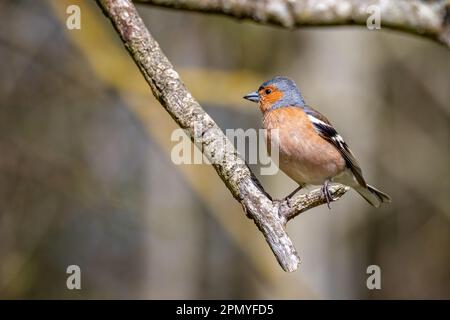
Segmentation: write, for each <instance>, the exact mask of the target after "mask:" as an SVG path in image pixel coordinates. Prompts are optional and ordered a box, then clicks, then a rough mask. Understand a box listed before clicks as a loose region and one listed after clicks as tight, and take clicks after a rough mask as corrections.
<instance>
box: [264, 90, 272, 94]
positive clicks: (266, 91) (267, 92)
mask: <svg viewBox="0 0 450 320" xmlns="http://www.w3.org/2000/svg"><path fill="white" fill-rule="evenodd" d="M264 92H265V93H266V94H271V93H272V89H266V90H265V91H264Z"/></svg>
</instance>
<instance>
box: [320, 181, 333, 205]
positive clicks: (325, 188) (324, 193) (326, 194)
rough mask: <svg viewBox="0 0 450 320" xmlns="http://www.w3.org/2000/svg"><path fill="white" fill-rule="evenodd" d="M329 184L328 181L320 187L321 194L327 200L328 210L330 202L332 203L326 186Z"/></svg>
mask: <svg viewBox="0 0 450 320" xmlns="http://www.w3.org/2000/svg"><path fill="white" fill-rule="evenodd" d="M329 184H330V180H325V182H324V184H323V186H322V194H323V196H324V197H325V199H326V200H327V206H328V209H331V207H330V202H331V201H333V198H332V197H331V194H330V190H329V189H328V186H329Z"/></svg>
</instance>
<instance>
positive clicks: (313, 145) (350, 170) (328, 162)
mask: <svg viewBox="0 0 450 320" xmlns="http://www.w3.org/2000/svg"><path fill="white" fill-rule="evenodd" d="M244 98H245V99H247V100H250V101H253V102H256V103H259V108H260V109H261V112H262V113H263V127H264V129H266V136H267V140H266V141H267V144H268V147H269V146H270V145H271V143H273V142H274V141H273V139H277V141H275V144H276V145H278V148H279V150H278V151H279V153H278V154H279V167H280V169H281V170H283V172H284V173H286V174H287V175H288V176H289V177H291V178H292V179H293V180H295V181H296V182H297V183H298V184H299V187H298V188H297V189H296V190H294V192H292V193H291V194H290V195H288V196H287V197H286V199H287V200H289V199H290V198H291V197H292V196H293V195H294V194H295V193H297V192H298V191H299V190H300V189H301V188H302V187H303V186H305V185H322V192H323V194H324V197H325V198H326V201H327V205H328V208H330V202H331V201H332V198H331V195H330V192H329V189H328V186H329V184H330V183H331V182H337V183H340V184H343V185H346V186H349V187H351V188H353V189H354V190H356V191H357V192H358V193H359V194H360V195H361V196H362V197H363V198H364V199H366V200H367V202H369V203H370V204H371V205H372V206H374V207H379V206H380V204H381V203H383V202H390V201H391V198H390V197H389V196H388V195H387V194H385V193H383V192H381V191H380V190H377V189H375V188H374V187H372V186H370V185H368V184H367V183H366V181H365V180H364V177H363V175H362V171H361V168H360V166H359V164H358V162H357V161H356V159H355V156H354V155H353V153H352V152H351V151H350V149H349V147H348V145H347V144H346V143H345V141H344V139H343V138H342V137H341V136H340V135H339V134H338V133H337V131H336V129H334V127H333V126H332V125H331V123H330V122H329V121H328V119H327V118H325V117H324V116H323V115H322V114H321V113H320V112H318V111H317V110H314V109H313V108H311V107H310V106H307V105H306V104H305V102H304V100H303V97H302V95H301V93H300V91H299V89H298V88H297V86H296V85H295V82H294V81H293V80H291V79H289V78H285V77H275V78H273V79H271V80H269V81H266V82H264V83H263V84H262V85H261V86H260V87H259V89H258V91H255V92H251V93H249V94H247V95H246V96H244ZM273 129H278V137H276V138H274V137H273V136H274V135H272V134H268V131H270V130H273ZM270 139H272V141H271V140H270Z"/></svg>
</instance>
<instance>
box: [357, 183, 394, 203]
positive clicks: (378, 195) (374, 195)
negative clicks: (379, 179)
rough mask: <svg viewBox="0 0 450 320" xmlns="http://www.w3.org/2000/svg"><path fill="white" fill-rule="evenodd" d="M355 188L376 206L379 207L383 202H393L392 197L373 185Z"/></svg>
mask: <svg viewBox="0 0 450 320" xmlns="http://www.w3.org/2000/svg"><path fill="white" fill-rule="evenodd" d="M355 190H356V191H357V192H358V193H359V194H360V195H361V196H362V197H363V198H364V199H366V201H367V202H368V203H370V204H371V205H372V206H374V207H375V208H378V207H379V206H380V205H381V203H383V202H391V197H389V196H388V195H387V194H386V193H384V192H381V191H380V190H377V189H375V188H374V187H372V186H369V185H367V188H364V187H362V186H358V187H356V188H355Z"/></svg>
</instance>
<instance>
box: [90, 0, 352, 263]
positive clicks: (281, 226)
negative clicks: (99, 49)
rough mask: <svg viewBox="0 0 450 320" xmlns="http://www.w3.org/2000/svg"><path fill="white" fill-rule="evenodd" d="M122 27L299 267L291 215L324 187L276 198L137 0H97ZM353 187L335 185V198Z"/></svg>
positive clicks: (251, 213)
mask: <svg viewBox="0 0 450 320" xmlns="http://www.w3.org/2000/svg"><path fill="white" fill-rule="evenodd" d="M97 2H98V4H99V5H100V6H101V7H102V8H103V11H104V13H105V15H106V16H107V17H109V19H110V20H111V22H112V24H113V25H114V27H115V28H116V30H117V32H118V33H119V35H120V37H121V39H122V41H123V43H124V45H125V47H126V48H127V49H128V51H129V53H130V54H131V57H132V58H133V60H134V61H135V63H136V64H137V66H138V67H139V69H140V70H141V72H142V74H143V76H144V78H145V80H146V81H147V83H148V84H149V85H150V87H151V90H152V92H153V94H154V96H155V97H156V98H157V99H158V100H159V102H160V103H161V105H162V106H163V107H164V108H165V109H166V111H167V112H168V113H169V114H170V115H171V116H172V118H173V119H174V120H175V121H176V122H177V123H178V125H179V126H180V127H181V128H183V129H185V130H186V131H187V133H188V134H189V135H190V137H191V139H192V140H193V141H194V143H195V144H196V145H197V146H198V147H199V148H200V150H202V152H203V154H204V155H205V156H206V157H207V158H208V160H209V161H210V162H211V163H212V164H213V166H214V168H215V170H216V171H217V173H218V175H219V176H220V178H221V179H222V180H223V182H224V183H225V185H226V186H227V188H228V189H229V190H230V191H231V193H232V194H233V196H234V198H236V200H237V201H239V202H240V203H241V204H242V206H243V208H244V211H245V212H246V213H247V216H248V217H249V218H251V219H253V221H254V222H255V224H256V225H257V226H258V228H259V230H260V231H261V232H262V233H263V235H264V237H265V239H266V241H267V242H268V244H269V246H270V248H271V249H272V251H273V253H274V254H275V256H276V258H277V260H278V262H279V264H280V265H281V267H282V268H283V269H284V270H285V271H295V270H296V269H297V267H298V265H299V263H300V258H299V257H298V254H297V252H296V250H295V248H294V246H293V244H292V241H291V239H290V238H289V236H288V235H287V233H286V230H285V225H286V223H287V221H289V220H290V219H292V218H293V217H295V216H296V215H298V214H300V213H301V212H304V211H306V210H308V209H311V208H313V207H316V206H318V205H321V204H323V203H325V202H326V200H325V198H324V197H323V195H322V193H321V192H320V190H315V191H312V192H311V193H309V194H307V195H300V196H298V197H296V198H295V199H293V200H292V201H291V203H290V204H284V203H283V204H282V203H280V202H279V201H272V199H271V197H270V196H269V195H268V194H267V193H266V192H265V191H264V189H263V188H262V187H261V185H260V183H259V182H258V180H257V179H256V177H255V176H254V175H253V173H252V172H251V171H250V169H249V168H248V166H247V164H246V163H245V162H244V160H242V159H241V158H240V157H239V156H238V153H237V151H236V150H235V148H234V146H233V144H232V143H231V141H229V140H228V139H227V137H226V136H225V135H224V134H223V132H222V130H220V128H219V127H218V126H217V124H216V123H215V122H214V121H213V119H212V118H211V117H210V116H209V115H208V114H207V113H206V112H205V111H204V110H203V109H202V107H201V106H200V105H199V103H198V102H197V101H196V100H195V99H194V98H193V97H192V95H191V94H190V93H189V91H188V90H187V89H186V87H185V86H184V84H183V83H182V82H181V80H180V77H179V76H178V73H177V72H176V71H175V70H174V68H173V66H172V64H171V63H170V62H169V60H168V59H167V58H166V56H165V55H164V54H163V52H162V51H161V49H160V47H159V45H158V43H157V42H156V41H155V40H154V39H153V37H152V36H151V34H150V32H149V31H148V30H147V28H146V27H145V25H144V23H143V21H142V19H141V18H140V17H139V15H138V13H137V11H136V8H135V7H134V5H133V4H132V2H131V0H97ZM346 191H347V189H346V188H345V187H343V186H334V187H333V188H332V189H331V194H332V196H333V198H334V199H335V200H337V199H338V198H340V197H341V196H342V195H343V194H344V193H345V192H346Z"/></svg>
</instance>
